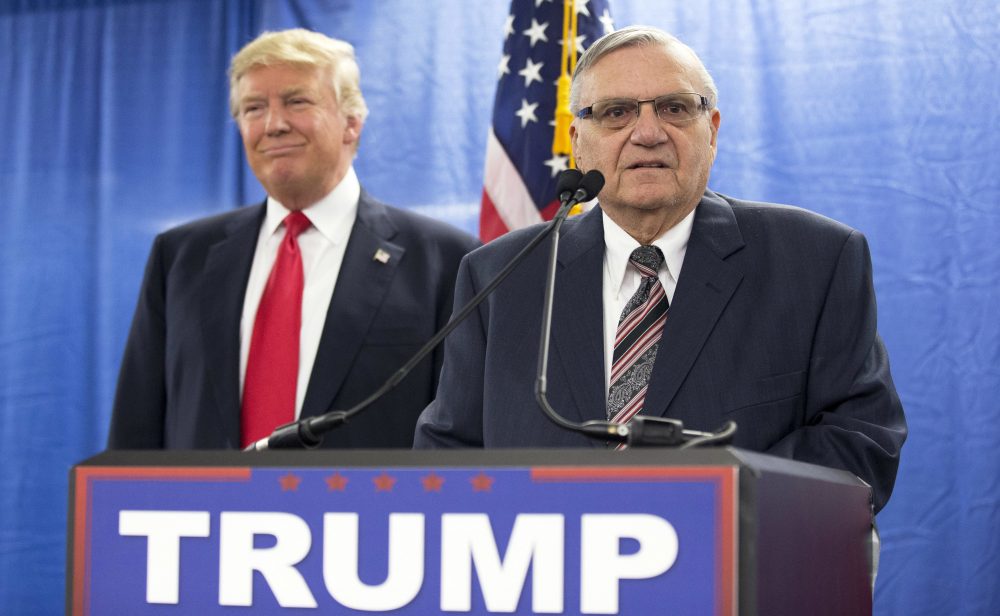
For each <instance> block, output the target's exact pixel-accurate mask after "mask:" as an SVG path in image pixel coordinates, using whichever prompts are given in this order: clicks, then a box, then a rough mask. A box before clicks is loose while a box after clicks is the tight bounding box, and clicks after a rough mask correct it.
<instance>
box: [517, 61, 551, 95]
mask: <svg viewBox="0 0 1000 616" xmlns="http://www.w3.org/2000/svg"><path fill="white" fill-rule="evenodd" d="M543 66H545V63H544V62H538V63H535V62H532V61H531V58H527V62H526V63H525V65H524V68H522V69H521V70H519V71H517V74H518V75H520V76H522V77H524V87H526V88H527V87H528V86H530V85H531V82H532V81H537V82H538V83H541V82H542V67H543Z"/></svg>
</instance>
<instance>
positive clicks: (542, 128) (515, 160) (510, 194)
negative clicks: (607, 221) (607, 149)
mask: <svg viewBox="0 0 1000 616" xmlns="http://www.w3.org/2000/svg"><path fill="white" fill-rule="evenodd" d="M564 3H568V4H570V5H571V6H570V7H569V8H567V7H566V5H565V4H564ZM574 13H575V15H576V37H575V42H574V47H575V49H576V52H577V54H578V55H579V54H582V53H583V50H584V49H586V48H587V47H589V46H590V44H591V43H593V42H594V41H595V40H597V39H598V38H599V37H600V36H602V35H604V34H605V33H607V32H611V31H613V30H614V24H613V22H612V20H611V11H610V8H609V6H608V1H607V0H575V1H574V0H512V2H511V4H510V15H509V16H508V17H507V23H506V24H505V28H504V44H503V55H502V57H501V58H500V64H499V65H498V66H497V78H498V82H497V93H496V98H495V100H494V102H493V126H492V128H491V129H490V134H489V138H488V140H487V144H486V170H485V173H484V178H483V200H482V209H481V211H480V215H479V236H480V238H481V239H482V240H483V241H484V242H487V241H489V240H491V239H493V238H495V237H498V236H500V235H503V234H504V233H506V232H507V231H510V230H513V229H517V228H520V227H525V226H527V225H531V224H534V223H537V222H542V221H543V220H549V219H550V218H552V216H553V215H554V214H555V212H556V210H557V209H558V206H559V201H558V199H557V198H556V195H555V190H556V176H557V175H558V173H559V172H560V171H562V170H564V169H567V168H568V167H569V166H570V156H569V154H570V153H569V150H568V146H565V145H562V146H560V147H557V148H555V149H556V150H557V152H555V153H554V152H553V138H554V136H555V134H556V123H555V116H556V99H557V89H558V88H557V84H558V81H559V77H560V74H561V73H562V67H563V64H564V63H563V31H564V30H563V28H564V21H565V20H564V16H565V15H572V14H574ZM569 38H572V36H570V37H569ZM560 129H561V130H560V131H559V132H560V133H562V134H563V135H564V138H565V143H567V144H568V141H569V133H568V125H566V126H560Z"/></svg>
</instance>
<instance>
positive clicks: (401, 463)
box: [77, 447, 866, 486]
mask: <svg viewBox="0 0 1000 616" xmlns="http://www.w3.org/2000/svg"><path fill="white" fill-rule="evenodd" d="M77 466H78V467H96V466H101V467H114V466H163V467H190V466H198V467H203V466H227V467H231V466H238V467H250V468H254V467H271V468H273V467H303V468H309V467H354V468H384V467H403V468H406V467H439V468H440V467H470V466H471V467H537V466H575V467H589V466H682V467H683V466H733V467H739V468H741V469H746V470H748V471H750V472H752V473H754V474H761V473H779V474H785V475H794V476H800V477H811V478H814V479H821V480H824V481H831V482H834V483H843V484H849V485H858V486H866V484H865V483H864V482H863V481H861V480H860V479H858V478H857V477H855V476H854V475H852V474H851V473H848V472H846V471H842V470H837V469H832V468H827V467H823V466H817V465H814V464H807V463H804V462H797V461H794V460H787V459H784V458H777V457H774V456H770V455H766V454H761V453H756V452H751V451H747V450H743V449H737V448H734V447H715V448H707V449H686V450H680V449H669V448H662V449H661V448H648V449H646V448H643V449H630V450H624V451H614V450H603V449H569V448H567V449H485V450H484V449H450V450H407V449H354V450H342V451H338V450H330V449H323V450H311V451H303V450H278V451H262V452H241V451H223V450H185V451H177V450H174V451H159V450H145V451H138V450H136V451H105V452H102V453H100V454H97V455H96V456H93V457H91V458H88V459H86V460H84V461H82V462H80V463H79V464H78V465H77Z"/></svg>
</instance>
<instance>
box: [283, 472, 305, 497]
mask: <svg viewBox="0 0 1000 616" xmlns="http://www.w3.org/2000/svg"><path fill="white" fill-rule="evenodd" d="M278 482H279V483H281V491H282V492H295V491H296V490H298V489H299V484H300V483H302V478H301V477H298V476H296V475H293V474H292V473H288V474H287V475H282V476H281V477H279V478H278Z"/></svg>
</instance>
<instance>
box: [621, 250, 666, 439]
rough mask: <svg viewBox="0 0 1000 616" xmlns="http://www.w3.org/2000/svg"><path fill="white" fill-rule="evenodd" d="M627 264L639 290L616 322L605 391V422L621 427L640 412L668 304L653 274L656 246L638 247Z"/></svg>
mask: <svg viewBox="0 0 1000 616" xmlns="http://www.w3.org/2000/svg"><path fill="white" fill-rule="evenodd" d="M629 261H630V262H631V263H632V265H633V266H635V268H636V269H638V270H639V273H640V274H641V275H642V281H641V282H640V283H639V289H638V290H637V291H636V292H635V295H633V296H632V297H631V298H630V299H629V300H628V303H627V304H625V309H624V310H622V316H621V318H620V320H619V321H618V333H617V334H616V335H615V349H614V356H613V361H612V364H611V379H610V381H611V386H610V388H609V390H608V419H609V420H611V421H612V422H614V423H625V422H627V421H628V420H629V419H631V418H632V417H633V416H634V415H635V414H636V413H638V412H640V411H641V410H642V406H643V402H644V401H645V399H646V389H647V388H648V386H649V377H650V375H651V374H652V372H653V362H655V361H656V350H657V348H658V347H659V346H660V336H661V334H662V333H663V324H664V322H666V320H667V309H668V308H669V302H668V301H667V295H666V293H664V291H663V285H661V284H660V279H659V278H657V277H656V272H657V271H658V270H659V269H660V266H661V265H662V264H663V253H662V252H660V249H659V248H657V247H656V246H640V247H639V248H636V249H635V250H633V251H632V254H631V256H630V257H629Z"/></svg>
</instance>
